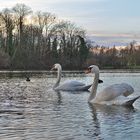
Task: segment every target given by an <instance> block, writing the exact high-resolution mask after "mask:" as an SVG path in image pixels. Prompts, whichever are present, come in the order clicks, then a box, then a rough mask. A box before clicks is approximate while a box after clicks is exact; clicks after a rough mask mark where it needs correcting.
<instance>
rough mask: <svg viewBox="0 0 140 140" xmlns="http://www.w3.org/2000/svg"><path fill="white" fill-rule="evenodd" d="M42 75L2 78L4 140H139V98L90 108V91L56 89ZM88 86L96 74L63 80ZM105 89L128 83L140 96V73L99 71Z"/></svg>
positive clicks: (0, 102)
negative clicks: (125, 103) (131, 102)
mask: <svg viewBox="0 0 140 140" xmlns="http://www.w3.org/2000/svg"><path fill="white" fill-rule="evenodd" d="M48 77H49V76H47V75H44V76H43V78H37V77H33V78H31V81H30V82H26V80H25V79H24V78H11V79H8V78H6V79H4V78H3V79H0V140H36V139H38V140H93V139H95V140H111V139H113V140H120V139H123V140H139V139H140V99H138V100H137V101H136V102H135V103H134V108H124V107H119V106H101V105H96V106H91V105H89V104H88V102H87V100H88V97H89V94H90V93H88V92H79V93H78V92H77V93H76V92H75V93H71V92H59V93H57V92H55V91H53V90H52V86H53V84H54V83H55V80H56V78H55V77H52V78H51V77H50V78H48ZM67 79H76V80H80V81H83V82H85V83H86V84H89V83H91V82H92V81H93V75H87V76H84V75H83V74H78V75H76V74H75V75H73V76H70V77H68V76H67V77H65V78H62V81H65V80H67ZM101 79H102V80H103V81H104V83H103V84H100V85H99V89H98V91H100V90H101V89H103V88H104V87H106V86H108V85H110V84H113V83H120V82H127V83H129V84H131V85H132V86H133V87H134V89H135V94H136V95H140V73H101Z"/></svg>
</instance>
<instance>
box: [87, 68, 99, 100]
mask: <svg viewBox="0 0 140 140" xmlns="http://www.w3.org/2000/svg"><path fill="white" fill-rule="evenodd" d="M98 80H99V71H96V72H95V77H94V82H93V84H92V89H91V94H90V96H89V99H88V101H89V102H90V101H91V100H93V99H94V97H95V96H96V92H97V87H98Z"/></svg>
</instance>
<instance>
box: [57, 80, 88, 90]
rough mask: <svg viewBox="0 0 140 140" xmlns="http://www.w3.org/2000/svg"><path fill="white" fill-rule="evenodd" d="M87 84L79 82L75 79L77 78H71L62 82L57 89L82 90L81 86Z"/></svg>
mask: <svg viewBox="0 0 140 140" xmlns="http://www.w3.org/2000/svg"><path fill="white" fill-rule="evenodd" d="M84 86H85V84H84V83H82V82H79V81H75V80H69V81H65V82H64V83H62V84H61V85H60V86H58V87H56V88H55V89H56V90H70V91H72V90H80V89H81V88H83V87H84Z"/></svg>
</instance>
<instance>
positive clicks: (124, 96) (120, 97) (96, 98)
mask: <svg viewBox="0 0 140 140" xmlns="http://www.w3.org/2000/svg"><path fill="white" fill-rule="evenodd" d="M91 72H92V73H94V74H95V78H94V83H93V85H92V89H91V94H90V97H89V99H88V101H89V103H92V104H94V103H95V104H107V105H124V106H132V104H133V103H134V102H135V101H136V100H137V99H138V98H139V97H140V96H137V97H129V95H130V94H132V93H133V92H134V89H133V87H132V86H130V85H129V84H127V83H121V84H113V85H111V86H109V87H106V88H105V89H104V90H102V91H101V92H98V93H96V92H97V87H98V79H99V68H98V66H96V65H91V66H90V67H88V70H87V71H86V73H91Z"/></svg>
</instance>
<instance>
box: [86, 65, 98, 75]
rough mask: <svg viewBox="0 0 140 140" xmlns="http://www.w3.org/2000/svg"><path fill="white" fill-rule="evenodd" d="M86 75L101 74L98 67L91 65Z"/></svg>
mask: <svg viewBox="0 0 140 140" xmlns="http://www.w3.org/2000/svg"><path fill="white" fill-rule="evenodd" d="M85 73H86V74H88V73H99V67H98V66H96V65H91V66H89V67H88V68H87V70H86V72H85Z"/></svg>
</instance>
